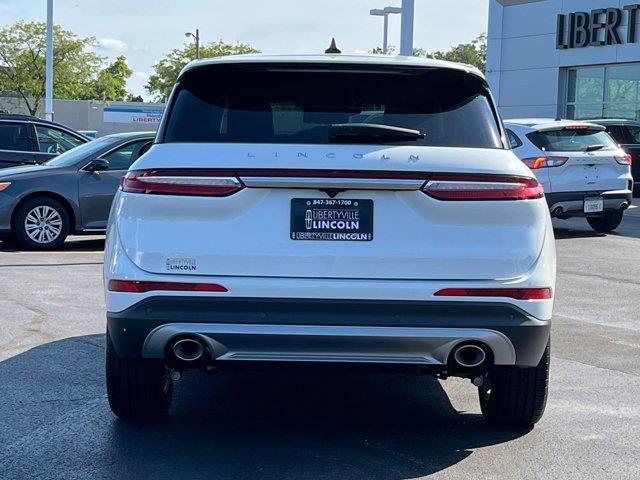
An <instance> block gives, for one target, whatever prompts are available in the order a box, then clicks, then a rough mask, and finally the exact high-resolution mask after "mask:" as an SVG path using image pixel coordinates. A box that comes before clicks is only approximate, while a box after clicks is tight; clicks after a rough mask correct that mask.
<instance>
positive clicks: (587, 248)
mask: <svg viewBox="0 0 640 480" xmlns="http://www.w3.org/2000/svg"><path fill="white" fill-rule="evenodd" d="M556 227H557V228H556V237H557V248H558V275H559V276H558V284H557V302H556V310H555V319H554V326H553V339H552V342H553V343H552V347H553V350H552V354H553V363H552V375H551V390H550V397H549V403H548V407H547V413H546V415H545V417H544V418H543V419H542V421H541V422H540V423H539V424H538V425H537V426H536V428H535V429H534V430H532V431H514V430H496V429H490V428H489V427H487V426H485V425H484V423H483V422H482V418H481V417H480V415H479V407H478V403H477V398H476V395H475V391H474V388H472V386H471V385H470V383H469V382H468V381H462V380H455V379H454V380H448V381H446V382H440V381H437V380H434V379H431V378H421V377H388V376H383V375H361V376H353V375H349V376H344V375H329V376H327V375H319V374H313V375H306V376H303V375H298V374H295V375H293V374H288V375H277V374H273V373H269V374H223V375H217V376H210V377H200V376H199V374H196V373H193V374H189V375H186V376H185V378H184V379H183V380H182V381H181V382H180V383H179V384H178V386H177V393H176V397H175V400H174V409H173V415H172V417H171V418H170V419H169V420H167V421H166V422H162V423H159V424H154V425H150V426H139V425H129V424H125V423H123V422H121V421H119V420H117V419H116V418H115V417H114V416H113V415H112V414H111V412H110V411H109V408H108V405H107V400H106V394H105V388H104V380H103V377H104V375H103V356H104V342H103V331H104V301H103V297H102V285H101V276H100V272H101V260H102V252H101V249H102V247H103V242H102V240H101V239H99V238H86V237H85V238H82V237H76V238H72V239H71V241H69V242H67V244H66V246H65V248H64V250H63V251H61V252H56V253H38V252H18V251H14V250H11V249H9V248H8V247H7V246H5V245H2V244H0V279H1V281H0V393H1V396H0V479H3V480H8V479H25V478H47V479H54V478H60V479H62V478H64V479H76V478H78V479H80V478H82V479H85V478H91V479H100V478H117V479H125V478H143V477H147V478H153V479H162V478H175V477H181V478H188V479H195V478H217V479H220V478H279V479H284V478H296V479H298V478H308V479H325V478H326V479H349V478H369V479H378V478H379V479H383V478H384V479H404V478H420V477H424V476H429V475H433V478H452V479H458V478H460V479H466V480H468V479H470V478H471V479H474V478H483V479H492V478H514V479H516V478H517V479H529V478H531V479H534V478H535V479H541V478H544V479H547V478H549V479H558V478H562V479H573V478H589V479H596V478H597V479H608V478H611V479H627V478H628V479H637V478H640V449H639V448H638V444H639V443H640V402H639V401H638V399H639V398H640V360H639V359H640V315H639V312H638V310H639V309H640V208H636V209H632V210H631V211H629V212H628V214H627V215H626V217H625V220H624V221H623V224H622V226H621V227H620V229H619V230H618V232H617V233H616V234H612V235H597V234H594V233H593V232H592V231H591V230H590V229H589V228H588V226H587V224H586V222H585V221H584V220H579V219H578V220H571V221H564V222H557V223H556ZM196 377H199V378H196Z"/></svg>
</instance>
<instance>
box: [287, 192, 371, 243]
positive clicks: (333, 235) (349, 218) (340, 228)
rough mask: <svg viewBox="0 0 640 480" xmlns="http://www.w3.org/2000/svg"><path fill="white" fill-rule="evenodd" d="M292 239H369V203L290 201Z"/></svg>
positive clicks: (306, 199)
mask: <svg viewBox="0 0 640 480" xmlns="http://www.w3.org/2000/svg"><path fill="white" fill-rule="evenodd" d="M291 239H292V240H337V241H356V242H370V241H371V240H373V200H362V199H358V200H346V199H335V198H294V199H292V200H291Z"/></svg>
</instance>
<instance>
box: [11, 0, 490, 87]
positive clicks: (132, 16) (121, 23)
mask: <svg viewBox="0 0 640 480" xmlns="http://www.w3.org/2000/svg"><path fill="white" fill-rule="evenodd" d="M488 4H489V0H416V7H415V26H414V45H415V46H416V47H421V48H424V49H425V50H427V51H436V50H446V49H448V48H449V47H451V46H453V45H457V44H459V43H465V42H469V41H471V40H473V39H474V38H475V37H477V36H478V35H480V34H481V33H483V32H486V30H487V15H488ZM385 6H400V0H268V1H262V0H226V1H222V0H54V22H55V23H57V24H60V25H61V26H62V27H63V28H65V29H67V30H71V31H72V32H74V33H75V34H76V35H79V36H82V37H87V36H92V37H95V38H96V39H97V47H96V50H97V51H98V53H100V54H101V55H103V56H105V57H107V58H108V59H113V58H115V57H117V56H118V55H124V56H126V57H127V62H128V64H129V66H130V67H131V68H132V70H133V71H134V74H133V76H132V77H131V78H130V79H129V81H128V83H127V87H128V89H129V91H131V92H132V93H134V94H136V95H142V96H143V97H144V98H145V99H150V98H151V97H150V96H149V95H148V94H147V93H146V92H145V91H144V84H145V83H146V82H147V79H148V76H149V74H150V73H151V72H152V67H153V64H154V63H156V62H157V61H158V60H160V59H161V58H162V57H163V56H164V55H165V54H166V53H168V52H169V51H170V50H172V49H173V48H176V47H180V46H181V45H183V44H184V43H185V42H187V41H191V40H189V39H187V38H185V35H184V34H185V32H187V31H195V29H196V28H199V29H200V36H201V38H202V42H205V43H206V42H210V41H214V40H220V39H222V40H224V41H226V42H230V43H235V42H242V43H248V44H250V45H252V46H254V47H255V48H258V49H260V50H262V52H264V53H276V54H277V53H320V52H322V51H324V49H325V48H327V47H328V45H329V42H330V40H331V37H335V38H336V42H337V45H338V47H339V48H340V49H341V50H342V51H343V52H344V53H353V52H360V53H362V52H366V51H368V50H371V49H372V48H374V47H376V46H381V44H382V17H372V16H369V10H370V9H372V8H383V7H385ZM18 20H26V21H42V22H44V21H45V20H46V0H0V27H3V26H6V25H10V24H12V23H13V22H16V21H18ZM389 43H390V44H391V45H399V43H400V18H399V16H398V15H392V16H391V17H390V20H389Z"/></svg>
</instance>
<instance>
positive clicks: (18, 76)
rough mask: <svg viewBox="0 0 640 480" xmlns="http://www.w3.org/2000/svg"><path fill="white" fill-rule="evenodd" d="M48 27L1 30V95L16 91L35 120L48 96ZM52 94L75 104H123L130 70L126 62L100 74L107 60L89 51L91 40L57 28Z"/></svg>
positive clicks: (121, 60) (37, 25)
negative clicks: (105, 101) (46, 58)
mask: <svg viewBox="0 0 640 480" xmlns="http://www.w3.org/2000/svg"><path fill="white" fill-rule="evenodd" d="M45 33H46V26H45V24H44V23H38V22H22V21H21V22H16V23H14V24H13V25H9V26H7V27H4V28H1V29H0V91H7V92H16V93H18V94H19V95H20V96H21V97H22V98H23V100H24V102H25V103H26V106H27V108H28V109H29V111H30V112H31V114H32V115H35V113H36V112H37V110H38V106H39V105H40V103H41V101H42V99H43V97H44V94H45V52H46V37H45ZM53 42H54V51H53V72H54V73H53V77H54V84H53V95H54V97H55V98H67V99H74V100H82V99H93V98H97V99H101V100H123V99H124V98H125V97H126V94H127V92H126V89H125V83H126V80H127V78H129V77H130V76H131V73H132V72H131V69H130V68H129V67H128V66H127V64H126V59H125V58H124V57H118V59H117V60H116V61H115V62H113V63H112V64H111V65H109V66H107V67H106V68H105V69H103V70H100V67H101V66H102V64H103V61H104V59H103V57H101V56H100V55H98V54H97V53H95V52H92V51H90V48H91V47H92V46H93V45H94V43H95V39H94V38H93V37H87V38H81V37H78V36H76V35H75V34H74V33H73V32H70V31H68V30H64V29H62V27H60V26H59V25H54V27H53Z"/></svg>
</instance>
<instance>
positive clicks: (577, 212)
mask: <svg viewBox="0 0 640 480" xmlns="http://www.w3.org/2000/svg"><path fill="white" fill-rule="evenodd" d="M599 196H601V197H603V200H604V210H605V211H612V210H621V209H626V208H628V207H629V205H631V202H632V201H633V192H632V191H631V190H611V191H600V190H594V191H583V192H558V193H547V194H545V198H546V199H547V204H548V205H549V210H550V211H551V212H552V213H554V212H555V211H556V210H557V209H559V208H561V209H562V214H561V215H557V216H559V217H565V216H572V217H574V216H585V214H584V199H585V198H588V197H599ZM598 215H602V214H601V213H599V214H598V213H596V214H594V216H598Z"/></svg>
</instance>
